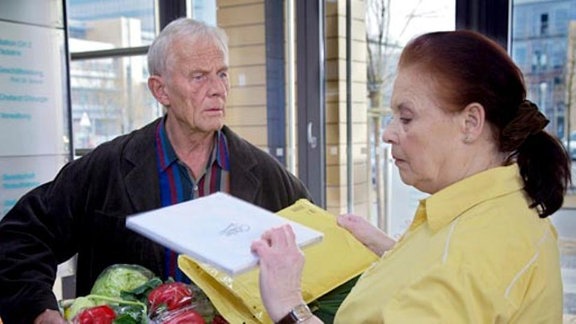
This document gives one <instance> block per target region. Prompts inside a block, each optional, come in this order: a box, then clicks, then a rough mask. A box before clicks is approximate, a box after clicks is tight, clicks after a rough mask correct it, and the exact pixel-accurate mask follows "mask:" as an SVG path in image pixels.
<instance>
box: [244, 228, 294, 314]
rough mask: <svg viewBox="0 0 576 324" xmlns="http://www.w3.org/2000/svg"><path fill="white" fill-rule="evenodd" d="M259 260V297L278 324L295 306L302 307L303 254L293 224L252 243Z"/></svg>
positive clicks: (267, 233)
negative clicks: (297, 242) (300, 305)
mask: <svg viewBox="0 0 576 324" xmlns="http://www.w3.org/2000/svg"><path fill="white" fill-rule="evenodd" d="M252 251H253V252H254V253H256V254H257V255H258V256H259V257H260V261H259V263H260V294H261V296H262V301H263V303H264V307H266V310H267V311H268V315H269V316H270V318H271V319H272V321H273V322H278V321H279V320H280V319H282V317H284V316H285V315H286V314H288V313H289V312H290V310H291V309H292V308H294V307H295V306H297V305H299V304H302V303H303V302H304V301H303V298H302V291H301V284H302V283H301V281H302V269H303V268H304V254H302V251H301V250H300V249H299V248H298V246H297V245H296V238H295V235H294V231H293V230H292V227H291V226H290V225H287V224H286V225H282V226H281V227H278V228H273V229H270V230H268V231H266V232H265V233H264V234H263V235H262V237H261V239H260V240H257V241H254V242H253V243H252Z"/></svg>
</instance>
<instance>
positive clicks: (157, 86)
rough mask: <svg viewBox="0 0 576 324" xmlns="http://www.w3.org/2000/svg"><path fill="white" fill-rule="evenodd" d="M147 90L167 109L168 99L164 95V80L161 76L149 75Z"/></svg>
mask: <svg viewBox="0 0 576 324" xmlns="http://www.w3.org/2000/svg"><path fill="white" fill-rule="evenodd" d="M148 89H150V92H151V93H152V95H153V96H154V98H156V100H158V102H160V103H161V104H162V105H163V106H165V107H168V106H169V105H170V98H169V97H168V94H166V91H165V87H164V80H163V79H162V77H161V76H158V75H151V76H150V77H148Z"/></svg>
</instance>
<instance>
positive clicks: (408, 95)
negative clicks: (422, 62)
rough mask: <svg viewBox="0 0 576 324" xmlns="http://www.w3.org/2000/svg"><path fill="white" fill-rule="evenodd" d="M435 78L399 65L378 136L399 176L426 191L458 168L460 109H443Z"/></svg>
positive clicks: (441, 184) (454, 176) (457, 173)
mask: <svg viewBox="0 0 576 324" xmlns="http://www.w3.org/2000/svg"><path fill="white" fill-rule="evenodd" d="M436 82H437V81H434V80H433V79H432V78H431V77H430V76H429V74H427V73H423V72H422V70H421V69H418V67H417V66H411V67H405V68H401V69H400V70H399V74H398V76H397V78H396V81H395V83H394V88H393V92H392V111H393V114H394V115H393V119H392V121H391V122H390V124H389V125H388V126H387V127H386V129H385V130H384V135H383V139H384V141H385V142H387V143H390V144H391V145H392V156H393V158H394V160H395V164H396V166H397V167H398V169H399V171H400V176H401V178H402V181H403V182H404V183H406V184H407V185H411V186H414V187H415V188H417V189H418V190H420V191H423V192H427V193H430V194H432V193H435V192H436V191H438V190H440V189H442V188H444V187H446V186H447V185H449V184H451V183H453V182H455V181H457V180H459V178H460V174H461V173H462V170H461V169H462V168H464V165H462V163H459V161H460V156H462V154H461V151H462V127H461V125H462V120H461V116H460V115H461V114H460V113H458V112H448V111H447V110H445V108H446V107H445V106H444V107H443V103H442V102H441V101H440V98H439V96H438V93H437V92H436V91H435V89H436V87H438V86H441V85H438V84H437V83H436ZM443 108H444V109H443Z"/></svg>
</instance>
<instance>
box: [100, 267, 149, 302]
mask: <svg viewBox="0 0 576 324" xmlns="http://www.w3.org/2000/svg"><path fill="white" fill-rule="evenodd" d="M153 277H154V274H153V273H152V272H151V271H150V270H148V269H146V268H144V267H142V266H139V265H136V264H114V265H111V266H109V267H108V268H106V269H104V271H102V273H100V275H99V276H98V278H97V279H96V282H95V283H94V285H93V286H92V290H91V291H90V294H91V295H101V296H108V297H120V293H121V292H122V291H130V290H133V289H135V288H137V287H139V286H141V285H143V284H145V283H146V282H147V281H148V280H150V279H152V278H153Z"/></svg>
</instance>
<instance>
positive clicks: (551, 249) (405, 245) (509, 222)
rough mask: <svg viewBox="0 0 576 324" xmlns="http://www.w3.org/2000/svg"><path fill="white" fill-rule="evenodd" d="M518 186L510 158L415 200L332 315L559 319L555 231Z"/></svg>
mask: <svg viewBox="0 0 576 324" xmlns="http://www.w3.org/2000/svg"><path fill="white" fill-rule="evenodd" d="M522 188H523V182H522V179H521V177H520V174H519V169H518V166H517V165H516V164H514V165H511V166H506V167H498V168H494V169H490V170H487V171H484V172H482V173H479V174H476V175H474V176H472V177H469V178H467V179H464V180H462V181H460V182H458V183H455V184H453V185H451V186H449V187H447V188H445V189H443V190H441V191H439V192H437V193H436V194H434V195H432V196H430V197H428V198H426V199H425V200H422V201H420V205H419V207H418V210H417V212H416V215H415V217H414V219H413V221H412V224H411V225H410V227H409V228H408V230H407V231H406V233H405V234H404V235H403V237H402V238H401V239H400V240H399V241H398V243H397V244H396V245H395V247H394V248H393V249H392V250H390V251H388V252H387V253H386V254H384V256H383V257H382V259H380V261H379V262H378V263H376V264H375V265H374V266H373V267H372V268H370V269H368V270H367V271H366V272H365V273H364V274H363V275H362V277H361V278H360V280H359V281H358V283H357V284H356V286H355V287H354V289H353V290H352V291H351V293H350V294H349V295H348V297H347V298H346V300H345V301H344V302H343V304H342V306H341V307H340V309H339V310H338V313H337V314H336V320H335V323H561V322H562V280H561V274H560V261H559V252H558V246H557V233H556V231H555V229H554V227H553V225H552V224H551V222H550V221H549V220H548V219H541V218H539V217H538V215H537V213H536V211H535V210H534V209H530V208H529V207H528V204H529V200H528V199H527V196H526V195H525V193H524V191H523V190H522Z"/></svg>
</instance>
